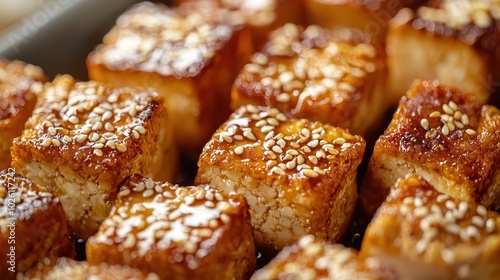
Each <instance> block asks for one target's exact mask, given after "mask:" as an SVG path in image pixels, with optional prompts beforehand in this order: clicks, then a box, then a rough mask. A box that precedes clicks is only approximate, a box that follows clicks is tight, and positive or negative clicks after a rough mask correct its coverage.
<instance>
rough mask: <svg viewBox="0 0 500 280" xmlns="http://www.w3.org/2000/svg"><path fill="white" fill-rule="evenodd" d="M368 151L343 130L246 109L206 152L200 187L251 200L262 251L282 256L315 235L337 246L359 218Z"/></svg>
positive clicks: (216, 136) (230, 121)
mask: <svg viewBox="0 0 500 280" xmlns="http://www.w3.org/2000/svg"><path fill="white" fill-rule="evenodd" d="M364 149H365V141H364V140H363V139H362V138H361V137H360V136H353V135H351V134H349V133H347V132H346V131H345V130H343V129H340V128H336V127H332V126H330V125H325V124H322V123H320V122H312V121H308V120H305V119H290V118H287V117H286V116H285V115H284V114H283V113H280V112H279V111H278V110H277V109H276V108H271V109H269V108H266V107H257V106H254V105H245V106H242V107H240V108H239V109H238V110H236V111H235V112H234V113H233V115H231V117H230V118H229V119H228V120H227V121H226V123H224V124H223V125H222V126H221V127H220V128H219V129H218V130H217V132H216V133H215V134H214V135H213V137H212V139H211V140H210V142H208V143H207V145H206V146H205V148H204V149H203V152H202V154H201V156H200V159H199V161H198V174H197V176H196V178H195V183H197V184H201V183H210V184H212V185H214V186H216V187H217V188H218V189H220V190H222V191H224V192H237V193H240V194H243V195H244V196H245V198H246V199H247V201H248V202H249V205H250V215H251V217H252V226H253V228H254V235H255V239H256V243H257V245H259V246H260V247H263V248H265V249H268V250H276V249H278V250H279V249H281V248H283V247H284V246H286V245H291V244H293V243H294V242H296V241H297V240H298V239H299V238H300V237H301V236H303V235H305V234H307V233H312V234H316V235H317V236H318V237H319V238H323V239H327V238H330V239H331V240H333V241H335V240H338V239H339V238H340V237H341V236H342V234H343V233H344V231H345V229H346V227H347V224H348V223H349V220H350V217H351V215H352V212H353V208H354V204H355V200H356V180H355V178H356V170H357V167H358V165H359V164H360V162H361V159H362V157H363V152H364Z"/></svg>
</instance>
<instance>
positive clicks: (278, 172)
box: [271, 166, 286, 175]
mask: <svg viewBox="0 0 500 280" xmlns="http://www.w3.org/2000/svg"><path fill="white" fill-rule="evenodd" d="M271 172H272V173H276V174H278V175H285V174H286V173H285V171H284V170H283V169H281V168H279V167H278V166H275V167H273V168H272V169H271Z"/></svg>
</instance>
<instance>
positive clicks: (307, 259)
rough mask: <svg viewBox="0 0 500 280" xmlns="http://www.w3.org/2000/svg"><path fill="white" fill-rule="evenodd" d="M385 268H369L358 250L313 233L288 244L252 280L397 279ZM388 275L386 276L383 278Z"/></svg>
mask: <svg viewBox="0 0 500 280" xmlns="http://www.w3.org/2000/svg"><path fill="white" fill-rule="evenodd" d="M382 273H383V271H376V272H372V271H368V270H367V268H366V267H365V266H364V265H363V264H362V263H360V262H359V261H358V255H357V252H356V251H354V250H353V249H349V248H346V247H344V246H342V245H339V244H335V245H332V244H328V243H326V242H325V241H324V240H320V239H317V238H315V237H314V236H313V235H306V236H304V237H302V238H301V239H300V240H299V241H298V242H297V243H295V244H293V245H292V246H289V247H285V248H283V250H281V252H280V253H279V254H278V255H277V256H276V257H275V258H274V259H273V260H272V261H271V262H270V263H269V264H268V265H266V266H264V268H262V269H260V270H258V271H257V272H256V273H255V274H254V275H253V276H252V278H251V280H271V279H301V280H314V279H331V280H346V279H358V280H361V279H362V280H375V279H395V278H389V277H387V276H389V275H390V274H387V272H385V274H382ZM383 276H385V277H383Z"/></svg>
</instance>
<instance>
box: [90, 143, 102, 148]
mask: <svg viewBox="0 0 500 280" xmlns="http://www.w3.org/2000/svg"><path fill="white" fill-rule="evenodd" d="M92 148H93V149H102V148H104V144H102V143H97V144H94V145H92Z"/></svg>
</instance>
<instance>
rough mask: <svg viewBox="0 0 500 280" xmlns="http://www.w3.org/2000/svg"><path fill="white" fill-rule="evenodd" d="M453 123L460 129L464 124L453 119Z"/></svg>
mask: <svg viewBox="0 0 500 280" xmlns="http://www.w3.org/2000/svg"><path fill="white" fill-rule="evenodd" d="M453 124H454V125H455V126H456V127H458V129H462V128H464V124H463V123H461V122H457V121H454V122H453Z"/></svg>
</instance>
